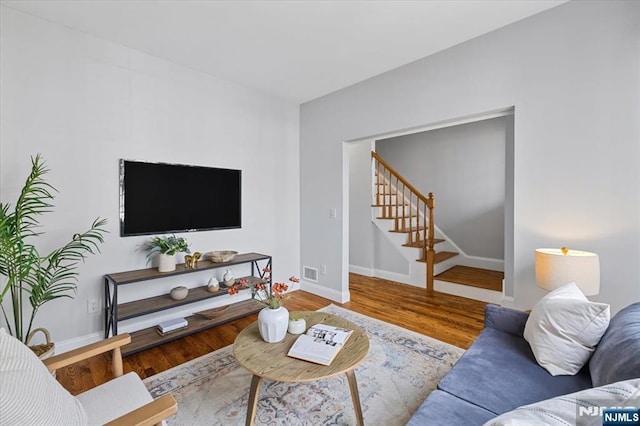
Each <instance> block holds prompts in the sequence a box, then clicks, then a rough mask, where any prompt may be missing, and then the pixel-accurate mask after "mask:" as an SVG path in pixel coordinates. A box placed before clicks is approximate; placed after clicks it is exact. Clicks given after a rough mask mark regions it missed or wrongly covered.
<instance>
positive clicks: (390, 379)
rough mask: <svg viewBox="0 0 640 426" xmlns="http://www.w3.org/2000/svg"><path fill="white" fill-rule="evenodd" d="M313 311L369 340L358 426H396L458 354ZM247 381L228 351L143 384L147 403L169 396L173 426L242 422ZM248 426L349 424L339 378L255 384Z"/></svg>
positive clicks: (400, 332) (368, 321) (369, 323)
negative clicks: (255, 398) (251, 425)
mask: <svg viewBox="0 0 640 426" xmlns="http://www.w3.org/2000/svg"><path fill="white" fill-rule="evenodd" d="M320 311H323V312H328V313H331V314H334V315H338V316H341V317H343V318H346V319H348V320H349V321H351V322H353V323H355V324H357V325H359V326H360V327H362V328H363V329H364V330H365V331H366V333H367V336H368V337H369V344H370V348H369V353H368V354H367V356H366V358H365V360H364V361H363V362H362V363H361V364H360V365H359V366H358V367H357V369H356V378H357V381H358V390H359V393H360V401H361V404H362V411H363V416H364V421H365V424H369V425H404V424H405V423H406V422H407V421H408V420H409V418H410V417H411V415H412V414H413V413H414V412H415V411H416V410H417V409H418V407H419V406H420V404H421V403H422V402H423V401H424V399H425V398H426V397H427V395H429V393H430V392H431V391H432V390H434V389H435V388H436V385H437V383H438V381H439V380H440V379H441V378H442V377H443V376H444V375H445V374H446V373H447V371H449V369H450V368H451V367H452V366H453V364H454V363H455V362H456V360H457V359H458V358H459V357H460V355H462V353H463V352H464V351H463V350H462V349H460V348H458V347H455V346H452V345H449V344H447V343H443V342H440V341H439V340H435V339H432V338H429V337H426V336H423V335H420V334H417V333H414V332H412V331H409V330H406V329H404V328H400V327H397V326H395V325H392V324H388V323H385V322H383V321H379V320H376V319H373V318H369V317H367V316H365V315H361V314H358V313H355V312H352V311H349V310H346V309H342V308H339V307H337V306H335V305H329V306H327V307H325V308H322V309H320ZM250 383H251V374H250V373H249V372H248V371H246V370H245V369H244V368H242V367H241V366H240V365H239V364H238V362H237V361H236V359H235V358H234V356H233V346H232V345H230V346H227V347H225V348H222V349H220V350H218V351H215V352H212V353H210V354H207V355H204V356H202V357H200V358H197V359H195V360H192V361H190V362H187V363H185V364H182V365H179V366H177V367H174V368H172V369H170V370H167V371H164V372H162V373H159V374H156V375H155V376H152V377H149V378H147V379H146V380H145V384H146V386H147V388H148V389H149V392H150V393H151V394H152V395H153V397H154V398H155V397H158V396H161V395H164V394H166V393H169V392H171V393H172V394H173V396H174V397H175V398H176V400H177V401H178V413H177V414H176V415H175V416H173V417H171V418H170V419H168V421H167V423H168V424H169V425H180V426H186V425H194V426H195V425H207V426H208V425H225V426H227V425H242V424H244V423H245V418H246V413H247V400H248V398H249V385H250ZM256 424H258V425H354V424H356V419H355V415H354V412H353V405H352V401H351V394H350V393H349V384H348V382H347V380H346V376H345V375H340V376H338V377H333V378H330V379H325V380H320V381H318V382H304V383H280V382H273V381H270V380H263V382H262V386H261V389H260V396H259V401H258V409H257V414H256Z"/></svg>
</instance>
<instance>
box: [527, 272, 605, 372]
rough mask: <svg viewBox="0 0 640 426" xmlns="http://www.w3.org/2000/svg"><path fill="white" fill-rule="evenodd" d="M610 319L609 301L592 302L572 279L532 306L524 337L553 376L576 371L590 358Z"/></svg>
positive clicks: (541, 364) (538, 359)
mask: <svg viewBox="0 0 640 426" xmlns="http://www.w3.org/2000/svg"><path fill="white" fill-rule="evenodd" d="M609 319H610V310H609V305H607V304H606V303H597V302H590V301H589V300H588V299H587V298H586V297H585V296H584V294H582V292H581V291H580V289H579V288H578V286H577V285H576V284H575V283H569V284H566V285H563V286H562V287H559V288H557V289H555V290H553V291H552V292H550V293H549V294H547V295H546V296H545V297H543V298H542V300H540V302H538V304H537V305H536V306H535V307H534V308H533V310H532V311H531V314H530V315H529V319H528V320H527V324H526V325H525V327H524V338H525V340H526V341H527V342H529V345H530V346H531V350H532V351H533V354H534V355H535V357H536V360H537V361H538V364H540V366H541V367H543V368H544V369H546V370H547V371H548V372H549V373H551V375H552V376H558V375H562V374H568V375H573V374H576V373H577V372H578V371H580V369H581V368H582V367H583V366H584V364H585V363H586V362H587V361H589V357H591V354H592V353H593V351H594V349H595V346H596V345H597V344H598V342H599V341H600V338H601V337H602V335H603V334H604V332H605V331H607V327H608V326H609Z"/></svg>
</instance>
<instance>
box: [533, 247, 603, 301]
mask: <svg viewBox="0 0 640 426" xmlns="http://www.w3.org/2000/svg"><path fill="white" fill-rule="evenodd" d="M570 282H575V283H576V284H577V286H578V287H579V288H580V290H581V291H582V292H583V293H584V294H585V296H595V295H596V294H598V293H599V292H600V258H599V257H598V255H597V254H595V253H591V252H588V251H581V250H569V249H568V248H566V247H562V248H561V249H553V248H540V249H536V283H537V284H538V287H541V288H544V289H545V290H549V291H551V290H555V289H556V288H558V287H560V286H563V285H564V284H568V283H570Z"/></svg>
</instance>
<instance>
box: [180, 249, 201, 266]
mask: <svg viewBox="0 0 640 426" xmlns="http://www.w3.org/2000/svg"><path fill="white" fill-rule="evenodd" d="M201 256H202V253H200V252H199V251H197V252H195V253H193V255H190V254H187V255H185V256H184V267H185V269H196V268H197V267H198V260H200V257H201Z"/></svg>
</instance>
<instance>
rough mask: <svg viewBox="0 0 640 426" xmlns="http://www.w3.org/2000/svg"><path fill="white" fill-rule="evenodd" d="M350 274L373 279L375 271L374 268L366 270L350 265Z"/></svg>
mask: <svg viewBox="0 0 640 426" xmlns="http://www.w3.org/2000/svg"><path fill="white" fill-rule="evenodd" d="M349 272H352V273H354V274H360V275H364V276H365V277H373V275H374V271H373V269H372V268H365V267H362V266H357V265H349Z"/></svg>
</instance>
